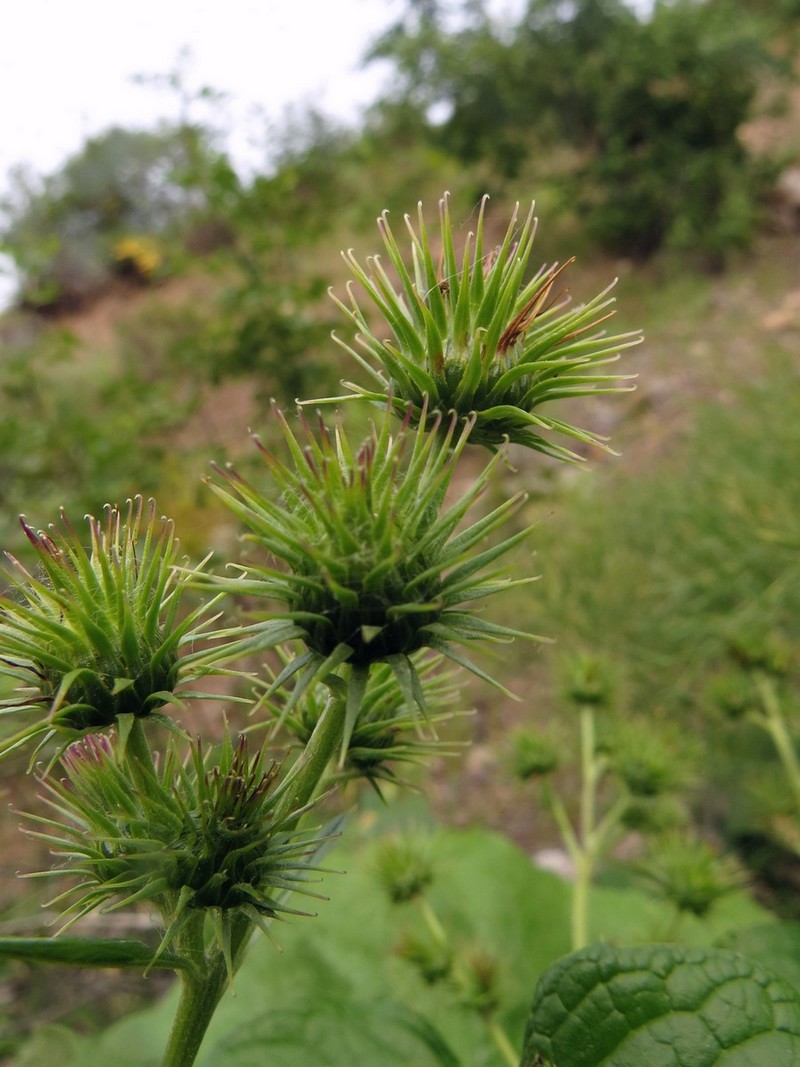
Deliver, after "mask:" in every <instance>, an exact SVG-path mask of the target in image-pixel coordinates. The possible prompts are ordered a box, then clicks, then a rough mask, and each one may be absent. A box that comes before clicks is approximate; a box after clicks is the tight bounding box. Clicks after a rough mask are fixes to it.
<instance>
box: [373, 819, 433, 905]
mask: <svg viewBox="0 0 800 1067" xmlns="http://www.w3.org/2000/svg"><path fill="white" fill-rule="evenodd" d="M375 874H376V876H377V878H378V881H379V882H380V884H381V886H382V888H383V889H384V891H385V893H386V895H387V896H388V898H389V900H390V901H391V902H392V904H407V903H408V902H409V901H411V900H416V899H417V897H421V896H423V895H424V894H425V892H426V891H427V890H428V889H430V887H431V885H432V884H433V881H434V877H435V871H434V866H433V862H432V860H431V857H430V849H429V848H428V846H427V841H426V840H425V839H424V838H422V837H420V835H418V834H417V835H412V834H404V835H402V836H399V835H396V836H394V837H388V838H386V839H385V840H384V841H382V842H381V843H380V847H379V848H378V851H377V853H376V855H375Z"/></svg>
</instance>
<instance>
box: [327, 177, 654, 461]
mask: <svg viewBox="0 0 800 1067" xmlns="http://www.w3.org/2000/svg"><path fill="white" fill-rule="evenodd" d="M487 200H488V198H486V197H484V199H483V200H482V201H481V206H480V211H479V213H478V221H477V225H476V228H475V233H474V234H472V233H470V234H468V236H467V239H466V243H465V247H464V251H463V254H462V255H461V257H460V258H459V255H458V254H457V252H456V247H455V243H454V239H453V225H452V222H451V219H450V209H449V202H448V197H447V195H445V197H444V198H443V199H442V200H441V201H440V204H439V215H440V233H439V239H438V253H437V252H436V251H434V243H433V241H432V240H431V238H430V237H429V235H428V230H427V226H426V224H425V219H424V215H423V211H422V205H421V204H420V205H419V209H418V221H417V228H416V229H414V226H413V224H412V222H411V220H410V218H409V216H406V218H405V223H406V228H407V230H408V235H409V238H410V241H411V258H412V265H411V267H409V266H407V264H406V261H405V259H404V258H403V255H402V253H401V251H400V246H399V244H398V241H397V239H396V237H395V235H394V233H393V231H392V229H391V227H390V225H389V220H388V217H387V215H386V213H384V214H383V215H382V216H381V218H380V219H379V220H378V230H379V232H380V235H381V238H382V240H383V245H384V248H385V250H386V256H387V259H388V264H389V269H390V270H393V272H394V275H395V278H394V279H393V278H392V277H391V276H390V274H389V272H388V271H387V269H386V267H384V265H383V263H382V262H381V259H380V257H379V256H373V257H371V258H370V259H369V260H368V261H367V267H366V268H364V267H362V266H361V265H360V264H359V262H358V260H357V259H356V257H355V255H354V254H353V253H352V252H347V253H345V254H344V258H345V262H346V263H347V265H348V267H349V268H350V270H351V272H352V274H353V276H354V278H355V280H356V281H357V282H358V283H359V286H360V287H361V289H363V291H364V293H365V294H366V297H367V298H368V300H369V301H370V302H371V303H372V304H373V305H374V306H375V308H377V310H378V312H379V313H380V315H381V316H382V318H383V319H384V321H385V324H386V326H387V327H388V329H389V331H390V333H391V337H390V338H388V339H387V338H384V337H383V334H382V331H381V329H380V328H376V327H373V326H372V325H371V320H370V317H369V315H368V313H367V312H366V311H365V310H364V309H363V308H362V306H361V304H360V303H359V297H358V296H357V295H356V289H355V287H354V286H353V285H352V284H350V285H349V286H348V296H349V303H344V302H343V301H341V300H339V299H338V298H336V297H334V299H335V300H336V303H337V304H338V306H339V307H340V308H341V309H342V310H343V311H344V313H345V314H346V315H347V316H348V317H349V318H350V320H351V322H352V323H353V325H354V326H355V328H356V330H357V331H358V333H357V335H356V338H355V342H354V344H350V343H349V342H346V341H344V340H341V339H340V338H337V340H338V341H339V344H340V345H341V346H342V347H343V348H344V349H345V351H347V352H348V353H349V354H350V355H351V356H352V357H353V358H354V359H355V360H356V362H357V363H358V364H359V366H360V367H361V369H362V370H363V371H364V372H365V373H366V375H367V380H368V381H369V382H371V385H359V384H356V383H351V382H346V383H345V385H346V386H347V387H348V388H349V389H351V390H352V394H351V395H352V396H362V397H367V398H369V399H370V400H373V401H378V402H381V403H382V402H384V398H385V397H386V396H387V395H388V396H390V397H391V398H392V403H393V405H394V407H395V409H396V411H397V412H398V414H400V415H401V416H403V415H404V414H405V411H406V408H407V406H408V405H411V410H412V413H413V416H414V419H415V420H416V421H419V420H422V421H424V418H425V413H427V411H428V410H433V411H440V412H443V413H449V412H455V413H456V414H457V415H458V416H459V417H460V418H461V419H469V420H472V428H471V437H470V439H471V440H472V442H473V443H475V444H483V445H486V446H487V447H489V448H498V447H499V446H501V445H502V444H503V442H504V441H506V440H508V441H512V442H514V443H517V444H521V445H525V446H526V447H528V448H532V449H534V450H536V451H538V452H542V453H544V454H545V455H549V456H554V457H556V458H558V459H567V460H576V459H578V458H579V457H578V455H577V454H576V453H575V452H574V451H573V450H572V449H571V448H569V447H567V446H566V445H565V444H564V443H562V441H563V438H567V440H574V441H580V442H584V443H588V444H592V445H601V446H603V447H605V442H604V441H603V439H602V438H601V437H599V436H598V435H597V434H595V433H592V432H591V431H590V430H586V429H582V428H580V427H578V426H575V425H573V424H571V423H569V422H566V421H565V420H564V419H563V418H561V417H559V416H556V415H554V414H552V413H549V414H545V413H544V412H543V411H542V410H541V409H542V408H543V407H544V405H546V404H552V402H553V401H556V400H563V399H565V398H572V397H579V396H587V395H597V394H600V393H617V392H621V391H625V390H627V389H630V388H631V386H630V385H629V384H628V382H629V378H630V376H629V375H620V374H609V373H608V372H607V371H606V370H605V369H604V368H605V367H606V366H607V365H608V364H609V363H613V362H614V361H615V360H617V358H618V357H619V353H620V351H621V350H622V349H625V348H629V347H630V346H632V345H635V344H638V343H639V341H640V340H641V335H640V334H638V333H623V334H616V335H612V336H606V334H605V332H604V330H603V329H602V326H603V323H604V322H606V321H607V320H608V319H609V318H610V317H611V315H612V314H613V310H612V305H613V303H614V300H613V297H612V296H611V295H610V292H611V288H613V286H609V288H607V289H605V290H604V291H603V292H601V293H599V294H598V295H597V296H595V297H593V298H592V299H591V300H589V301H588V302H587V303H586V304H584V305H580V306H578V307H572V306H570V300H569V296H568V293H567V292H566V291H565V290H564V289H563V288H561V286H562V280H563V278H562V276H563V274H564V272H565V270H566V269H567V267H569V265H570V262H571V261H569V262H567V263H565V264H562V265H561V266H559V265H553V266H550V267H542V268H541V269H540V270H539V271H537V272H536V273H535V274H534V275H533V277H532V278H528V276H527V275H528V267H529V263H530V259H531V255H532V252H533V247H534V237H535V234H536V220H535V218H534V215H533V206H531V209H530V211H529V212H528V215H527V216H526V217H525V218H524V219H520V218H519V216H518V207H519V205H517V209H515V211H514V213H513V215H512V217H511V221H510V222H509V224H508V228H507V230H506V233H505V236H504V237H503V239H502V242H501V243H500V244H499V245H498V246H497V247H495V248H487V247H486V243H485V238H484V229H485V222H486V204H487ZM336 399H337V400H342V399H344V398H342V397H337V398H336ZM553 437H556V438H557V440H553V439H552V438H553Z"/></svg>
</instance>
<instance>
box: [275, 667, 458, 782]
mask: <svg viewBox="0 0 800 1067" xmlns="http://www.w3.org/2000/svg"><path fill="white" fill-rule="evenodd" d="M441 663H442V657H441V656H438V655H434V656H426V657H425V658H424V659H416V658H415V666H416V671H417V675H418V677H419V681H420V685H421V687H422V692H423V694H424V698H425V702H426V704H427V705H428V707H431V708H446V706H447V705H448V704H452V703H453V702H454V701H455V700H456V698H457V696H458V686H457V685H456V684H455V680H454V672H453V671H447V670H441ZM277 695H278V696H279V697H282V698H283V699H282V701H279V702H278V704H277V706H276V705H273V703H272V701H269V702H268V703H267V710H268V711H270V712H271V713H272V715H273V716H274V717H275V718H276V719H277V720H278V721H279V722H280V723H281V724H282V725H283V726H284V728H285V729H286V730H288V731H289V732H290V733H291V734H292V735H293V736H294V737H295V738H296V739H297V740H298V741H299V742H300V743H301V744H302V745H306V744H307V743H308V741H309V740H310V738H311V736H312V734H313V733H314V730H315V729H316V726H317V724H318V722H319V720H320V717H321V716H322V714H323V712H324V710H325V707H326V705H327V701H328V697H329V692H328V689H327V687H326V686H324V685H321V684H320V685H317V686H313V687H310V688H309V689H307V690H306V692H305V694H304V695H303V698H302V700H301V701H300V703H299V707H298V708H297V711H296V712H295V714H289V715H287V714H286V713H285V711H284V707H285V703H286V702H287V701H288V700H289V699H290V694H289V693H285V692H284V691H283V690H281V691H280V692H279V693H278V694H277ZM466 714H468V712H463V711H462V712H457V711H447V710H442V711H436V712H432V713H431V714H430V715H429V724H430V726H431V727H433V728H435V727H436V726H438V725H439V724H440V723H442V722H445V721H448V720H450V719H452V718H454V717H455V716H457V715H466ZM451 751H452V746H450V745H445V744H444V743H443V742H441V741H440V740H439V739H438V738H437V737H436V736H435V735H431V736H422V735H421V733H420V728H419V721H418V718H417V716H416V715H414V714H411V713H410V711H409V708H408V706H407V704H406V699H405V696H404V694H403V691H402V689H401V688H400V686H399V685H398V682H397V678H396V677H395V675H394V673H393V671H392V669H391V667H389V666H388V665H387V664H385V663H379V664H377V665H376V666H375V667H374V668H373V670H372V671H371V672H370V676H369V681H368V683H367V687H366V690H365V691H364V695H363V697H362V700H361V706H360V708H359V711H358V718H357V719H356V722H355V725H354V727H353V732H352V734H351V736H350V741H349V744H348V747H347V751H346V753H345V754H344V758H343V760H342V761H341V763H340V765H339V767H338V768H337V770H336V772H335V773H334V775H333V780H334V781H336V780H345V781H346V780H349V779H356V778H363V779H366V781H368V782H369V784H370V785H371V786H372V787H373V788H374V789H375V791H376V792H377V793H378V795H379V796H382V795H383V794H382V792H381V783H382V782H387V783H396V784H400V783H401V780H400V778H399V777H398V773H397V765H398V764H406V765H407V764H412V763H420V762H422V761H423V760H425V759H427V758H429V757H431V756H434V755H437V756H442V755H449V754H450V753H451Z"/></svg>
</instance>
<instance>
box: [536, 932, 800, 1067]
mask: <svg viewBox="0 0 800 1067" xmlns="http://www.w3.org/2000/svg"><path fill="white" fill-rule="evenodd" d="M541 1064H546V1065H551V1067H792V1065H793V1064H800V994H798V992H797V990H795V989H794V987H793V986H791V985H789V984H788V982H785V981H784V980H783V979H782V978H779V977H778V976H777V975H775V974H772V973H770V972H769V971H768V970H766V969H765V968H764V967H762V966H761V965H760V964H758V963H756V962H755V961H754V960H751V959H748V958H746V957H744V956H740V955H738V954H736V953H734V952H725V951H722V950H719V949H681V948H677V947H674V946H671V945H643V946H639V947H637V948H630V949H616V948H613V947H612V946H610V945H606V944H601V945H592V946H590V947H589V948H586V949H582V950H581V951H580V952H575V953H572V954H571V955H570V956H567V957H565V958H564V959H563V960H559V961H558V962H557V963H556V964H554V965H553V966H552V967H550V968H549V970H547V971H546V972H545V974H544V975H543V976H542V978H541V980H540V982H539V985H538V987H537V989H536V994H535V996H534V1001H533V1008H532V1012H531V1018H530V1020H529V1023H528V1029H527V1032H526V1035H525V1046H524V1052H523V1056H522V1063H521V1067H538V1065H541Z"/></svg>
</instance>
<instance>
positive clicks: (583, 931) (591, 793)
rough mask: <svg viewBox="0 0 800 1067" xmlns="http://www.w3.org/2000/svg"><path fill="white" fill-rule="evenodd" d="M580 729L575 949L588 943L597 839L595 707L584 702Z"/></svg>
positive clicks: (574, 910)
mask: <svg viewBox="0 0 800 1067" xmlns="http://www.w3.org/2000/svg"><path fill="white" fill-rule="evenodd" d="M580 730H581V810H580V816H579V819H580V822H579V825H580V836H579V850H578V855H577V856H575V857H573V858H574V859H575V860H576V863H575V885H574V886H573V891H572V923H571V926H572V949H573V951H576V950H577V949H579V948H583V947H584V946H585V945H587V944H588V943H589V890H590V888H591V884H592V878H593V876H594V867H595V860H596V857H597V848H598V844H599V842H598V841H597V835H596V833H595V803H596V799H597V782H598V779H599V777H600V767H599V765H598V762H597V759H596V752H595V749H596V740H595V723H594V711H593V710H592V708H591V707H588V706H584V707H582V708H581V710H580Z"/></svg>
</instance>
